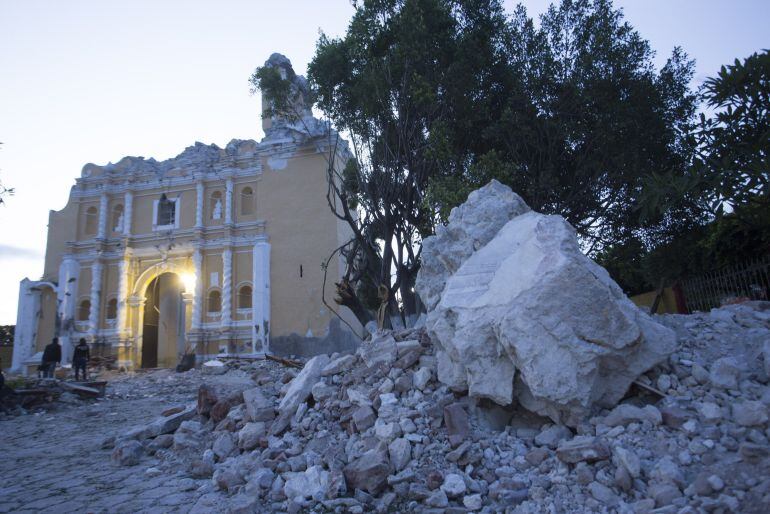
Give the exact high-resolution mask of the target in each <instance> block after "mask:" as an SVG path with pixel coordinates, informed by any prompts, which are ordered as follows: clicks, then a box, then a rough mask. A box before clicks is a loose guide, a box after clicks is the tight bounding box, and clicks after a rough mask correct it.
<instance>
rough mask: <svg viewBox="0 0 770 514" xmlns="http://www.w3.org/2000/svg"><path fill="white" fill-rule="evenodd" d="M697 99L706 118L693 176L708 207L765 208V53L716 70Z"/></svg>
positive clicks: (769, 97)
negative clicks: (701, 183)
mask: <svg viewBox="0 0 770 514" xmlns="http://www.w3.org/2000/svg"><path fill="white" fill-rule="evenodd" d="M703 89H704V91H703V93H704V97H705V100H706V103H707V105H708V106H709V107H711V108H713V109H716V113H715V114H714V116H713V117H712V118H708V119H707V118H706V117H705V116H702V118H701V128H700V137H701V148H702V152H701V161H700V162H699V164H700V166H699V168H700V169H699V170H698V171H700V172H701V173H702V175H703V177H704V179H705V180H706V183H707V190H708V192H709V197H710V200H711V201H712V205H713V206H715V207H716V210H724V209H726V208H728V207H727V206H728V205H729V206H730V207H732V208H735V207H738V206H741V205H747V204H749V203H754V202H759V203H763V204H764V205H765V207H770V201H769V200H770V51H768V50H764V51H763V52H761V53H754V54H752V55H751V56H749V57H747V58H746V59H744V60H743V62H740V61H739V60H738V59H736V60H735V63H734V64H733V65H730V66H722V68H721V69H720V71H719V73H718V74H717V76H716V77H713V78H709V79H708V80H707V81H706V82H705V84H704V86H703Z"/></svg>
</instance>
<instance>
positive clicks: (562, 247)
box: [417, 184, 676, 426]
mask: <svg viewBox="0 0 770 514" xmlns="http://www.w3.org/2000/svg"><path fill="white" fill-rule="evenodd" d="M500 188H505V186H501V185H500V184H496V185H493V184H490V185H489V186H486V187H485V188H482V189H480V190H478V191H476V192H474V193H472V194H471V197H473V201H471V198H470V197H469V201H468V202H466V204H463V205H462V206H461V207H458V209H459V211H458V212H462V213H463V216H462V219H463V220H464V219H466V218H472V219H476V217H478V218H479V219H481V217H480V216H481V214H480V213H477V212H475V211H474V209H476V208H477V207H478V208H479V209H481V211H480V212H482V213H483V212H486V211H487V210H488V207H489V205H492V204H494V203H497V205H498V207H499V208H500V209H502V210H503V211H506V209H509V205H510V203H509V202H506V201H504V200H500V197H501V195H502V196H505V195H503V194H502V192H501V190H500ZM506 189H507V188H506ZM506 194H508V195H513V193H512V192H511V191H510V190H509V189H508V191H507V192H506ZM480 197H486V200H483V201H482V200H481V199H480ZM519 200H520V199H519ZM514 203H516V202H514ZM479 206H480V207H479ZM506 212H508V213H509V214H510V216H511V219H510V221H507V222H506V223H504V224H502V225H501V226H499V227H496V229H495V231H492V229H491V228H490V227H493V226H494V223H492V224H489V225H488V226H486V228H485V230H486V229H489V230H490V232H491V233H492V237H491V238H490V237H488V236H489V234H490V232H485V234H486V235H485V236H484V238H482V239H478V238H474V237H470V239H471V240H472V241H473V243H470V242H468V241H465V242H464V244H469V245H473V247H472V250H470V251H469V250H468V248H469V247H465V248H466V251H464V252H461V253H459V254H458V253H457V252H456V250H455V246H454V242H455V241H454V239H451V242H449V241H448V240H447V236H434V237H429V238H426V239H425V241H424V243H423V256H424V257H423V258H424V259H425V261H424V262H428V263H430V262H432V263H441V264H436V265H435V266H434V267H432V265H431V264H428V265H427V266H426V265H424V267H423V268H422V269H421V271H420V273H421V274H422V276H420V275H418V279H417V284H418V285H417V290H418V292H419V293H420V296H421V298H423V301H425V298H433V297H434V296H435V295H436V289H437V285H436V284H437V283H439V282H441V278H439V276H440V277H444V276H447V277H448V278H447V279H446V284H445V286H444V288H443V291H442V292H441V294H440V300H439V301H437V302H436V304H435V307H434V308H432V309H431V307H432V304H431V302H430V301H428V302H426V305H427V306H428V307H429V313H428V317H427V323H426V327H427V329H428V331H429V334H430V336H431V339H432V340H433V341H434V343H436V344H437V345H438V346H439V351H440V352H445V354H446V355H443V356H442V355H441V354H440V353H439V355H438V359H437V363H438V378H439V380H440V381H442V382H444V383H445V384H446V385H448V386H449V387H450V388H452V389H455V390H456V389H459V388H462V387H467V389H468V392H469V394H470V395H471V396H473V397H476V398H488V399H490V400H492V401H494V402H496V403H498V404H500V405H508V404H511V403H512V402H513V401H514V400H518V402H519V403H520V404H522V405H523V406H524V407H525V408H527V409H529V410H531V411H534V412H537V413H538V414H541V415H546V416H549V417H551V419H553V420H554V421H556V422H557V423H562V424H566V425H569V426H576V425H577V423H578V422H579V420H580V419H581V418H582V417H584V416H585V415H586V414H588V413H589V412H590V411H591V410H592V409H593V408H594V407H603V408H611V407H613V406H614V405H616V404H617V402H618V401H620V399H621V398H623V396H624V395H625V393H626V391H627V390H628V388H629V386H630V385H631V383H632V382H633V381H634V380H635V379H636V378H637V377H638V376H639V375H640V374H642V373H643V372H645V371H646V370H648V369H650V368H652V367H653V366H655V365H656V364H658V363H660V362H662V361H664V360H665V359H666V358H667V357H668V355H669V354H670V353H671V352H672V351H673V350H674V348H675V343H676V339H675V335H674V332H673V331H672V330H670V329H668V328H666V327H664V326H662V325H660V324H658V323H657V322H655V321H653V320H652V319H651V318H650V317H649V316H648V315H647V314H645V313H644V312H642V311H641V310H640V309H639V308H637V307H636V306H635V305H634V304H633V302H631V300H629V299H628V298H627V297H626V296H625V294H623V291H622V290H621V289H620V287H619V286H618V285H617V284H616V283H615V282H614V281H613V280H612V279H611V278H610V276H609V274H608V273H607V272H606V270H604V268H602V267H600V266H599V265H597V264H596V263H595V262H593V261H592V260H591V259H589V258H588V257H586V256H585V255H584V254H583V253H582V252H581V251H580V248H579V246H578V241H577V237H576V235H575V231H574V229H573V228H572V227H571V226H570V225H569V224H568V223H567V222H566V221H565V220H564V219H563V218H562V217H560V216H546V215H543V214H539V213H536V212H532V211H529V209H528V208H526V206H523V207H522V206H521V205H519V206H518V207H516V208H515V209H513V210H507V211H506ZM509 214H506V215H505V216H502V218H505V217H506V216H508V215H509ZM455 230H456V231H458V234H459V235H460V236H461V237H463V238H468V237H469V236H468V235H467V231H466V230H465V229H464V228H463V225H462V223H461V222H460V221H458V222H457V223H455V224H454V225H453V222H452V221H451V217H450V223H449V225H448V226H447V227H446V229H445V233H452V231H455ZM485 240H486V242H484V241H485ZM426 248H427V250H428V251H427V253H426ZM444 262H448V263H451V264H450V265H448V266H447V265H445V264H443V263H444ZM436 267H438V268H441V269H442V270H444V271H442V272H441V273H444V274H443V275H442V274H441V273H439V272H437V271H436V269H434V268H436Z"/></svg>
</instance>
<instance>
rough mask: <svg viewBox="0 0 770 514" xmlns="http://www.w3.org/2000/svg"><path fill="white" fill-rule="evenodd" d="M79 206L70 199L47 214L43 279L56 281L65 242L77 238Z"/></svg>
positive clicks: (65, 245)
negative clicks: (59, 208) (64, 204)
mask: <svg viewBox="0 0 770 514" xmlns="http://www.w3.org/2000/svg"><path fill="white" fill-rule="evenodd" d="M78 212H79V206H78V203H77V202H76V201H73V200H72V199H70V200H69V201H68V202H67V205H66V206H65V207H64V208H63V209H62V210H60V211H53V210H52V211H50V212H49V213H48V227H49V230H48V242H47V243H46V251H45V267H44V270H43V279H44V280H49V281H57V280H58V278H59V264H61V256H62V254H63V253H65V251H66V248H67V241H74V240H75V239H76V238H77V229H78Z"/></svg>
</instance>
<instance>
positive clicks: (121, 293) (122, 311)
mask: <svg viewBox="0 0 770 514" xmlns="http://www.w3.org/2000/svg"><path fill="white" fill-rule="evenodd" d="M124 223H125V220H124ZM129 269H131V251H130V250H129V249H128V248H127V249H126V251H125V253H124V254H123V257H122V258H121V259H120V263H119V268H118V320H117V324H116V326H115V328H116V329H117V332H118V336H122V335H123V334H124V333H125V332H126V330H127V328H128V327H127V326H126V320H127V319H128V302H127V298H128V270H129Z"/></svg>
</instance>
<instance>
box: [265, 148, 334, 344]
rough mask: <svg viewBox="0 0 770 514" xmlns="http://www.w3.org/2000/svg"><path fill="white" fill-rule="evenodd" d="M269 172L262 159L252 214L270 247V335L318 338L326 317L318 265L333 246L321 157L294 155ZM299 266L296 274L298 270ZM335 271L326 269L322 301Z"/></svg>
mask: <svg viewBox="0 0 770 514" xmlns="http://www.w3.org/2000/svg"><path fill="white" fill-rule="evenodd" d="M280 164H285V166H286V167H285V168H284V169H275V170H274V169H272V168H271V166H270V160H269V159H267V158H264V159H263V170H264V171H263V175H262V180H261V181H260V187H259V188H257V206H258V207H257V210H258V212H259V213H260V216H261V217H262V219H264V220H265V222H266V227H265V230H266V232H267V234H268V235H269V240H270V244H271V255H270V283H271V292H270V295H271V313H270V315H271V333H272V334H273V335H287V334H290V333H292V332H294V333H298V334H301V335H304V334H305V333H306V332H307V331H308V329H310V330H312V332H313V334H316V335H317V334H322V333H323V332H324V331H325V330H326V329H327V327H328V323H329V320H330V318H331V313H330V312H329V311H328V309H327V308H326V307H325V306H324V305H323V303H322V301H321V287H322V283H323V270H322V269H321V263H322V262H324V261H325V260H326V259H328V257H329V254H330V253H331V251H332V250H333V249H334V248H336V247H337V244H336V243H337V226H336V223H335V222H334V219H333V218H332V217H331V213H330V212H329V206H328V204H327V201H326V166H327V164H326V160H325V159H324V156H323V155H319V154H317V153H308V154H305V155H294V156H292V157H291V158H290V159H288V160H287V161H285V162H282V163H280ZM300 267H301V269H300ZM335 280H338V274H337V266H330V269H329V276H328V278H327V287H326V298H327V301H329V302H331V298H332V294H333V287H334V281H335Z"/></svg>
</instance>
